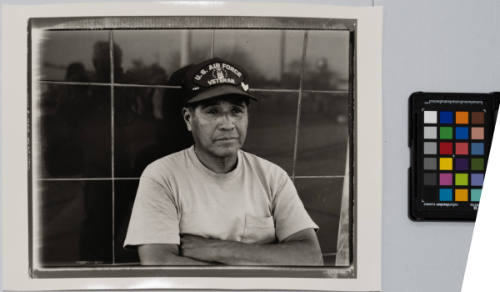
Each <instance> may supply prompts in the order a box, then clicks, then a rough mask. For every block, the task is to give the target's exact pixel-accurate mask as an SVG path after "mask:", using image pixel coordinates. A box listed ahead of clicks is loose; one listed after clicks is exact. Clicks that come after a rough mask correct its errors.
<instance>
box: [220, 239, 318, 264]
mask: <svg viewBox="0 0 500 292" xmlns="http://www.w3.org/2000/svg"><path fill="white" fill-rule="evenodd" d="M216 251H217V253H216V257H215V258H214V259H217V261H218V262H221V263H224V264H229V265H279V266H294V265H300V266H318V265H323V260H322V256H321V254H320V253H319V252H314V251H312V250H311V246H310V244H309V243H307V242H301V241H293V242H283V243H276V244H248V243H241V242H234V241H224V242H220V245H219V248H217V249H216Z"/></svg>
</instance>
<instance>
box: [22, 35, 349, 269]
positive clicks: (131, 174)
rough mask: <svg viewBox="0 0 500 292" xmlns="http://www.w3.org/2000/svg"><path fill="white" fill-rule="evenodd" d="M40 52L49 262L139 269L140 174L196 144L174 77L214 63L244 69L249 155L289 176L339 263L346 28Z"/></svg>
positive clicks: (67, 44)
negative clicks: (188, 66)
mask: <svg viewBox="0 0 500 292" xmlns="http://www.w3.org/2000/svg"><path fill="white" fill-rule="evenodd" d="M40 52H41V53H40V60H41V62H40V72H38V73H39V79H38V80H36V82H38V83H39V84H40V86H41V89H42V90H41V92H42V94H41V96H33V97H32V102H33V106H34V107H36V108H37V109H38V110H39V112H40V115H39V117H37V120H35V121H34V125H35V127H34V128H33V131H35V132H36V133H38V135H36V136H37V137H40V141H35V142H37V143H35V145H40V146H39V147H37V148H35V149H33V153H34V156H33V157H34V159H36V160H37V161H38V165H40V167H39V169H36V170H35V171H34V180H35V182H36V183H37V186H38V187H39V190H40V191H39V192H38V194H35V195H38V196H39V198H40V200H39V202H41V203H40V205H39V206H35V208H39V210H40V211H41V212H40V214H41V217H40V218H39V219H40V223H41V224H40V226H41V230H40V233H39V235H37V237H36V238H37V240H38V243H39V246H37V248H38V250H39V252H40V255H41V258H40V260H41V263H42V265H45V266H79V265H82V266H86V265H90V266H94V265H102V264H115V265H118V264H130V263H134V264H136V263H137V261H138V258H137V254H136V252H134V251H125V250H123V248H122V244H123V240H124V237H125V233H126V228H127V224H128V219H129V216H130V212H131V208H132V205H133V201H134V197H135V192H136V188H137V184H138V180H139V177H140V174H141V172H142V170H143V169H144V167H145V166H146V165H147V164H148V163H150V162H152V161H153V160H155V159H157V158H159V157H161V156H164V155H166V154H169V153H172V152H175V151H178V150H181V149H183V148H185V147H187V146H188V145H190V143H191V138H190V135H189V133H188V132H186V130H185V126H184V124H183V121H182V118H181V115H180V100H179V99H178V95H177V94H176V93H177V90H178V89H177V88H172V87H171V86H168V85H167V80H168V77H169V76H170V74H171V73H172V72H173V71H175V70H176V69H177V68H179V67H180V66H181V65H184V64H183V63H186V62H189V63H191V62H197V61H201V60H204V59H206V58H209V57H211V56H218V57H222V58H224V59H227V60H229V61H232V62H235V63H237V64H240V65H241V66H242V67H243V68H245V69H246V70H247V71H248V73H249V76H250V86H251V89H252V90H253V92H254V94H255V95H257V96H258V97H259V99H260V101H259V102H258V103H254V104H252V105H251V106H250V125H249V130H248V138H247V141H246V144H245V146H244V149H245V150H247V151H249V152H252V153H255V154H257V155H259V156H261V157H264V158H266V159H268V160H271V161H273V162H275V163H277V164H278V165H280V166H281V167H283V168H284V169H285V170H286V171H287V172H288V173H289V174H290V176H291V177H292V179H293V180H294V183H295V185H296V187H297V189H298V191H299V194H300V196H301V198H302V200H303V202H304V204H305V206H306V208H307V210H308V211H309V213H310V215H311V216H312V218H313V219H314V220H315V222H316V223H317V224H318V225H319V226H320V231H319V233H318V236H319V239H320V244H321V247H322V251H323V253H324V256H325V259H326V261H327V263H329V264H332V263H333V261H334V259H335V252H336V248H337V232H338V222H339V215H340V199H341V194H342V187H343V181H344V176H345V175H346V174H345V165H346V153H347V137H348V133H349V119H351V117H352V116H351V115H350V112H351V110H352V108H351V106H350V101H349V80H348V78H349V33H348V32H347V31H327V30H325V31H303V30H288V31H279V30H243V29H239V30H224V29H219V30H201V29H200V30H190V31H189V32H188V31H185V30H184V31H183V30H79V31H48V32H47V33H46V34H45V35H44V41H43V42H42V44H41V51H40Z"/></svg>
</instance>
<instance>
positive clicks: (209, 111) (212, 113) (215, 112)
mask: <svg viewBox="0 0 500 292" xmlns="http://www.w3.org/2000/svg"><path fill="white" fill-rule="evenodd" d="M218 112H219V111H218V110H217V109H216V108H211V109H208V110H207V113H209V114H211V115H215V114H217V113H218Z"/></svg>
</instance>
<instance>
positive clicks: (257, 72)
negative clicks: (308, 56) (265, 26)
mask: <svg viewBox="0 0 500 292" xmlns="http://www.w3.org/2000/svg"><path fill="white" fill-rule="evenodd" d="M303 38H304V32H303V31H280V30H241V29H239V30H229V29H228V30H216V32H215V47H214V51H215V55H216V56H218V57H221V58H223V59H226V60H228V61H230V62H234V63H236V64H240V65H241V66H242V67H243V68H245V70H246V71H247V72H248V75H249V79H250V84H251V86H252V87H253V88H286V89H298V88H299V75H300V71H299V70H295V66H296V64H299V66H300V64H301V63H302V60H301V59H302V44H303Z"/></svg>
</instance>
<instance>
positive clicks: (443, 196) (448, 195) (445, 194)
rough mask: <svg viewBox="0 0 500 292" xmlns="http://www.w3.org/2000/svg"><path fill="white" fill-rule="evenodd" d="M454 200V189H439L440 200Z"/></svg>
mask: <svg viewBox="0 0 500 292" xmlns="http://www.w3.org/2000/svg"><path fill="white" fill-rule="evenodd" d="M452 199H453V197H452V189H439V200H440V201H443V202H449V201H451V200H452Z"/></svg>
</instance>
